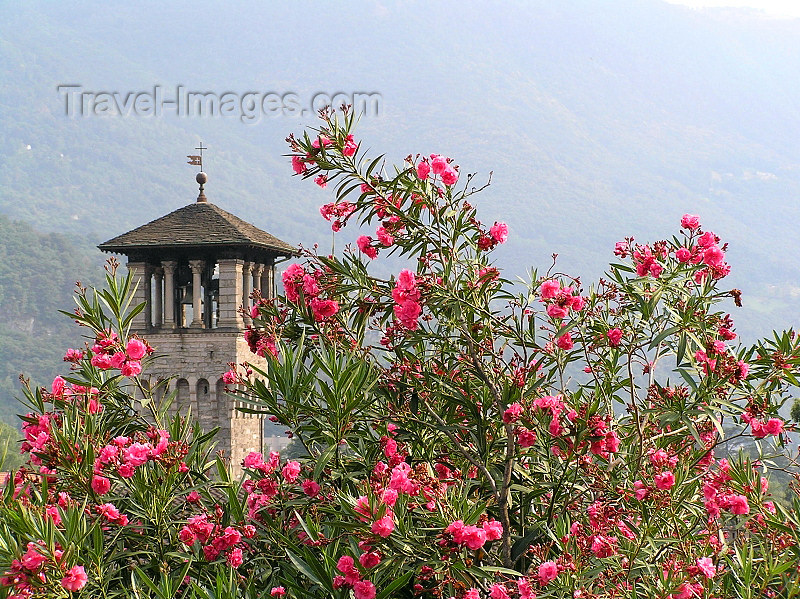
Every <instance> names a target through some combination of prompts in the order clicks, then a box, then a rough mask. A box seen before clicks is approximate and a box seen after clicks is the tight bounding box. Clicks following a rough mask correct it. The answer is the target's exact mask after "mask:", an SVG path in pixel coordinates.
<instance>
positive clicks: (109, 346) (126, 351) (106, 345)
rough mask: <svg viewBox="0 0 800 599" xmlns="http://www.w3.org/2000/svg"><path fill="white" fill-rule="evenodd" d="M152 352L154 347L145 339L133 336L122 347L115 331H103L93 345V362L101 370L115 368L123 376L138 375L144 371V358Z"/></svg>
mask: <svg viewBox="0 0 800 599" xmlns="http://www.w3.org/2000/svg"><path fill="white" fill-rule="evenodd" d="M151 353H153V348H152V347H150V346H149V345H147V343H146V342H144V341H141V340H139V339H136V338H133V339H130V340H129V341H128V343H127V345H126V346H125V347H122V345H121V344H120V343H119V338H118V336H117V334H116V333H115V332H113V331H103V332H102V333H100V334H98V335H97V338H96V339H95V343H94V345H93V346H92V347H91V356H92V357H91V362H92V366H94V367H96V368H99V369H100V370H109V369H111V368H114V369H116V370H119V371H120V372H121V373H122V376H138V375H139V374H141V372H142V363H141V360H142V358H144V357H145V356H146V355H148V354H151Z"/></svg>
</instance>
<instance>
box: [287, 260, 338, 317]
mask: <svg viewBox="0 0 800 599" xmlns="http://www.w3.org/2000/svg"><path fill="white" fill-rule="evenodd" d="M322 276H323V272H322V270H319V269H317V270H314V271H312V272H306V270H305V269H304V268H303V267H302V266H300V265H299V264H292V265H291V266H289V268H287V269H286V270H285V271H284V272H283V275H282V279H283V288H284V291H285V292H286V299H288V300H289V301H290V302H293V303H298V302H300V299H301V297H302V299H303V302H304V303H305V304H306V305H307V306H308V307H309V308H311V313H312V314H313V316H314V320H316V321H317V322H327V321H329V320H330V319H331V318H333V316H334V315H336V313H337V312H338V311H339V303H338V302H337V301H336V300H335V299H323V298H321V297H320V294H321V293H322V288H321V287H320V279H321V278H322Z"/></svg>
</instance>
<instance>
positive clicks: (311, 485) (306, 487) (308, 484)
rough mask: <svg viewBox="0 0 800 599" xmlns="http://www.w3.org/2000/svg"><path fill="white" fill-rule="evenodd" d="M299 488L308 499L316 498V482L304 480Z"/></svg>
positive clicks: (317, 490) (317, 487)
mask: <svg viewBox="0 0 800 599" xmlns="http://www.w3.org/2000/svg"><path fill="white" fill-rule="evenodd" d="M300 486H301V487H303V493H305V494H306V495H308V496H309V497H316V495H317V494H318V493H319V483H317V481H314V480H311V479H310V478H307V479H306V480H304V481H303V484H302V485H300Z"/></svg>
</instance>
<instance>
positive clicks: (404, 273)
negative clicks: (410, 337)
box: [392, 269, 422, 331]
mask: <svg viewBox="0 0 800 599" xmlns="http://www.w3.org/2000/svg"><path fill="white" fill-rule="evenodd" d="M392 298H393V299H394V301H395V306H394V315H395V318H397V320H399V321H400V322H401V323H402V325H403V326H404V327H406V328H407V329H410V330H412V331H413V330H415V329H416V328H417V326H418V319H419V315H420V314H421V313H422V306H420V292H419V288H418V287H417V278H416V276H415V275H414V273H413V272H411V271H410V270H408V269H404V270H401V271H400V274H399V275H398V276H397V280H396V281H395V284H394V289H392Z"/></svg>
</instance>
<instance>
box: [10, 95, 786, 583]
mask: <svg viewBox="0 0 800 599" xmlns="http://www.w3.org/2000/svg"><path fill="white" fill-rule="evenodd" d="M321 116H322V125H321V126H320V128H319V129H315V130H310V131H308V132H306V133H304V134H303V135H302V136H298V137H295V136H290V137H289V138H288V140H287V141H288V142H289V145H290V149H291V160H292V166H293V168H294V171H295V173H296V174H297V175H298V176H299V177H301V178H303V179H313V180H314V181H315V182H316V183H317V185H319V186H321V187H326V188H328V187H329V188H331V189H332V190H333V201H332V202H331V203H329V204H326V205H324V206H323V207H322V208H321V215H322V217H323V218H325V219H327V220H329V221H330V222H331V225H332V228H333V230H334V231H336V232H339V236H340V237H345V238H346V239H347V240H348V241H351V242H353V241H354V244H352V245H348V246H346V248H345V249H344V251H343V252H341V254H340V255H318V254H317V253H316V252H315V251H306V252H304V255H303V260H302V261H300V262H299V263H296V264H293V265H291V266H289V267H288V268H287V269H286V271H285V272H284V273H283V275H282V278H283V287H284V293H283V295H281V296H279V297H277V298H276V299H264V298H260V297H258V296H256V297H255V298H254V302H255V305H254V307H253V309H252V314H251V315H252V317H253V323H254V324H253V326H252V327H250V328H249V329H248V330H247V331H246V332H245V336H246V339H247V341H248V343H249V345H250V348H251V349H252V351H253V352H254V353H255V354H258V355H260V356H263V357H265V358H266V367H265V368H264V369H263V370H261V369H259V368H257V367H255V366H253V365H251V364H239V365H232V368H231V370H230V371H229V372H227V373H225V376H224V378H225V381H226V383H227V384H228V385H229V389H230V392H231V393H232V394H235V395H236V396H238V399H239V400H240V401H242V402H244V403H245V404H246V405H247V406H249V408H248V409H250V410H252V411H257V412H262V413H266V414H269V415H270V418H271V419H272V420H273V421H274V422H277V423H280V424H281V425H282V426H284V427H285V428H286V430H287V431H288V434H290V435H291V436H292V437H293V438H294V442H295V447H296V451H294V452H293V455H294V456H295V457H294V458H293V459H288V458H287V457H286V456H283V457H282V456H280V455H278V454H276V453H271V454H269V455H263V454H261V453H253V454H251V455H249V456H248V457H247V458H246V459H245V460H244V463H243V464H242V466H243V468H244V475H243V477H242V478H241V480H235V479H232V478H231V477H230V475H229V474H228V469H227V468H226V463H225V462H224V459H222V458H220V457H219V456H217V455H215V453H214V449H213V434H214V431H207V432H206V431H202V430H200V429H199V427H198V426H197V425H196V424H195V423H193V422H192V420H191V417H190V416H189V417H186V415H179V416H170V415H169V414H170V411H169V410H168V407H167V406H166V405H159V404H157V403H156V402H154V401H153V400H152V398H151V397H150V395H149V392H150V391H149V390H148V389H147V388H146V387H144V386H141V388H139V389H136V388H137V387H139V386H140V384H139V381H140V376H141V374H142V371H143V370H144V371H145V373H146V369H147V359H148V355H149V354H150V353H151V352H152V351H153V348H151V347H150V345H149V344H148V343H147V341H146V340H145V339H141V338H139V337H137V336H136V335H132V334H130V322H131V318H132V316H133V315H134V314H135V313H136V311H137V310H139V309H141V307H140V306H131V305H130V297H131V288H132V285H133V284H134V283H133V281H132V280H131V278H130V277H120V276H118V275H117V273H116V272H115V265H114V264H112V265H111V266H110V267H109V274H108V277H107V288H106V289H104V290H101V291H93V290H86V289H80V290H79V293H78V296H77V299H78V308H77V310H76V311H75V313H73V314H72V317H73V318H74V319H75V320H76V321H77V323H78V324H79V325H81V326H83V327H85V328H86V330H87V331H89V332H90V337H91V341H90V342H89V343H88V344H87V347H86V348H84V349H73V350H69V352H68V353H67V355H66V356H65V359H66V360H67V361H68V362H70V363H71V369H70V370H69V373H68V374H65V375H64V377H63V378H61V377H59V378H57V379H56V380H55V381H54V382H53V385H52V387H51V388H50V389H42V388H37V389H30V390H28V392H27V393H26V400H27V403H28V404H29V408H30V412H29V414H28V415H27V416H25V418H24V421H25V423H24V434H25V443H24V450H25V451H26V452H27V454H28V462H27V463H26V465H25V466H24V467H23V468H21V469H20V470H19V471H17V472H16V473H15V474H14V475H13V478H12V481H11V482H10V483H9V484H8V485H7V488H6V490H5V495H4V499H3V502H2V505H1V506H0V510H2V512H0V513H1V514H2V517H0V567H2V569H3V571H4V572H5V574H4V577H3V579H2V585H3V587H4V590H3V591H0V596H5V597H19V598H22V597H26V598H27V597H70V596H85V597H159V598H160V597H203V598H206V597H217V598H233V597H282V596H285V597H294V598H306V597H319V598H330V597H335V598H345V597H355V599H373V598H375V597H378V598H380V599H389V598H401V597H408V598H412V597H415V598H421V599H425V598H450V597H453V598H456V599H476V598H485V597H489V598H491V599H505V598H514V599H516V598H520V599H530V598H533V597H571V598H581V599H584V598H600V597H625V598H634V597H636V598H653V599H656V598H659V599H661V598H671V599H688V598H694V597H698V598H700V597H702V598H709V599H710V598H720V599H721V598H728V597H796V596H798V595H800V591H798V588H800V570H799V566H800V516H798V514H800V497H798V492H797V488H796V487H795V486H792V487H791V488H789V489H781V490H780V494H776V495H775V496H773V491H772V490H771V489H770V472H771V471H772V470H773V469H776V468H780V469H781V470H782V471H784V473H787V472H788V473H789V474H790V475H793V473H794V472H796V470H795V469H794V468H795V462H794V460H792V459H791V458H792V455H791V452H790V450H789V447H788V442H789V440H790V434H791V433H792V432H794V431H795V425H794V424H792V423H791V422H785V421H784V420H783V419H782V418H781V416H780V414H779V410H780V409H781V407H782V406H783V405H784V404H785V403H786V402H787V401H790V400H791V399H792V392H793V390H794V388H795V387H796V386H797V384H798V382H797V378H796V376H797V372H798V364H800V340H798V338H797V335H795V333H794V332H792V331H788V332H784V333H775V334H774V335H773V336H772V337H771V338H769V339H765V340H762V341H760V342H759V343H757V344H755V345H753V346H742V345H741V344H738V343H737V342H736V338H737V335H736V332H735V328H734V324H733V321H732V319H731V317H730V316H729V315H728V314H727V313H726V310H728V309H730V305H731V304H733V303H738V302H739V301H740V292H739V291H738V290H735V289H734V290H730V289H725V288H724V287H723V283H724V279H725V276H726V275H727V274H728V273H729V271H730V267H729V265H728V264H727V263H726V255H725V253H726V249H727V246H726V244H725V243H724V242H723V241H722V240H720V239H719V238H718V237H717V236H716V235H715V234H714V233H713V232H711V231H709V230H707V229H706V228H705V227H704V226H703V225H702V224H701V223H700V220H699V218H698V217H696V216H693V215H684V216H683V218H682V219H681V221H680V225H679V229H678V227H677V225H678V223H676V229H678V230H677V231H676V233H675V235H674V236H672V237H670V238H668V239H664V240H660V241H657V242H654V243H647V244H646V243H639V242H637V241H636V240H634V239H633V238H627V239H625V240H624V241H621V242H619V243H618V244H617V245H616V247H615V248H614V255H615V256H616V258H617V260H616V262H615V263H613V264H611V265H610V267H609V270H608V272H607V274H606V275H605V277H604V278H602V279H601V280H599V281H598V282H597V283H595V284H594V285H591V286H589V287H584V286H583V284H582V283H581V281H580V279H578V278H576V277H573V276H570V275H568V274H565V273H560V272H557V271H556V270H555V266H551V267H550V269H549V270H547V271H546V272H541V273H540V272H539V271H535V270H534V271H532V272H531V277H530V280H529V281H528V282H527V283H526V284H524V285H522V284H520V283H518V282H513V281H510V280H507V279H506V278H504V276H503V273H502V271H501V270H500V269H499V268H498V267H497V265H496V264H495V263H493V261H492V250H493V249H494V248H495V247H496V246H497V245H499V244H502V243H504V242H505V241H506V239H507V237H508V235H510V234H513V230H511V231H509V227H508V226H507V225H506V224H504V223H500V222H494V223H493V224H492V225H491V226H486V225H484V224H482V223H481V222H480V221H479V220H478V217H477V210H476V209H475V208H474V207H473V205H472V202H473V199H472V197H471V196H472V195H474V194H476V193H477V192H479V191H480V190H481V189H482V188H483V186H482V185H481V184H479V183H477V182H476V179H475V178H474V177H473V176H471V175H466V174H464V173H463V172H461V171H460V169H459V167H458V166H456V164H455V163H454V162H453V161H452V160H450V159H449V158H446V157H444V156H440V155H430V156H420V155H410V156H409V157H408V158H406V160H405V161H404V163H403V164H401V165H400V166H397V167H394V168H391V167H389V166H387V163H386V161H385V159H384V157H382V156H378V157H368V156H367V155H366V151H364V150H363V149H362V147H361V145H360V144H359V143H358V142H357V141H356V140H355V138H354V137H353V133H352V131H353V126H354V122H355V117H354V115H353V114H351V113H350V112H348V111H347V110H346V109H345V110H343V111H342V112H337V113H334V112H332V111H325V112H324V113H322V115H321ZM348 225H349V227H348ZM354 229H355V231H354V233H353V235H352V237H354V238H355V239H351V238H348V237H347V233H348V232H349V231H352V230H354ZM373 230H374V233H372V231H373ZM366 231H368V232H369V233H370V234H361V233H365V232H366ZM387 257H392V258H390V259H389V260H386V258H387ZM382 260H383V261H385V264H384V265H382V266H381V267H380V268H379V269H378V270H382V271H384V272H386V271H388V270H389V269H392V268H393V269H395V270H394V272H395V274H394V275H392V276H389V277H388V278H387V277H381V276H377V275H376V274H374V271H375V270H376V269H375V266H373V262H374V261H378V262H379V263H380V261H382ZM135 390H136V391H137V393H138V395H139V396H141V395H143V396H144V397H145V400H144V401H139V400H135V399H134V397H135V396H136V395H135V394H134V391H135ZM167 403H168V401H167ZM742 439H750V440H752V442H753V443H754V445H755V447H756V448H757V450H758V454H757V456H756V457H753V455H752V454H751V453H744V452H738V453H732V452H728V451H725V448H726V447H729V445H730V443H731V442H733V441H737V440H742ZM787 497H788V499H787ZM776 498H777V499H779V500H776Z"/></svg>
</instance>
